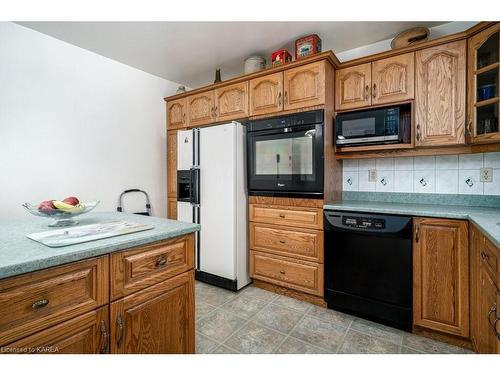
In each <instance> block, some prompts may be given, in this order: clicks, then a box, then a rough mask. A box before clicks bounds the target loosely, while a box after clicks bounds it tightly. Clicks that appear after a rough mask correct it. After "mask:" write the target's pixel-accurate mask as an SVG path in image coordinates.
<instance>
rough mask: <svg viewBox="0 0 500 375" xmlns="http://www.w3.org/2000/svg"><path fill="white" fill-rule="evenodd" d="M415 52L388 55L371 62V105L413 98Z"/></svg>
mask: <svg viewBox="0 0 500 375" xmlns="http://www.w3.org/2000/svg"><path fill="white" fill-rule="evenodd" d="M414 82H415V54H414V53H413V52H411V53H405V54H404V55H399V56H394V57H389V58H387V59H383V60H377V61H374V62H373V63H372V87H371V94H372V103H371V104H372V105H378V104H385V103H393V102H400V101H404V100H410V99H413V98H414V95H415V90H414Z"/></svg>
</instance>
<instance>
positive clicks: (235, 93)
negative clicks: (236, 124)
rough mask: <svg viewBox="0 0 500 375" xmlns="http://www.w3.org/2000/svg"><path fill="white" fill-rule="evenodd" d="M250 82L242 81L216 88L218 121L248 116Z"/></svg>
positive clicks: (216, 114) (216, 115)
mask: <svg viewBox="0 0 500 375" xmlns="http://www.w3.org/2000/svg"><path fill="white" fill-rule="evenodd" d="M248 100H249V99H248V82H241V83H236V84H232V85H229V86H224V87H221V88H217V89H215V110H214V112H215V113H214V114H215V117H216V121H217V122H224V121H232V120H237V119H241V118H245V117H248Z"/></svg>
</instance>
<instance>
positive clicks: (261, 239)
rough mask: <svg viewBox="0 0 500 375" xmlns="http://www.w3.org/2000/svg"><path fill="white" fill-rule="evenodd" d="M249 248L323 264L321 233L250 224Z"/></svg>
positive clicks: (312, 230)
mask: <svg viewBox="0 0 500 375" xmlns="http://www.w3.org/2000/svg"><path fill="white" fill-rule="evenodd" d="M250 248H251V249H252V250H259V251H264V252H268V253H273V254H277V255H284V256H290V257H294V258H297V259H304V260H309V261H312V262H319V263H323V231H319V230H314V229H295V228H290V227H281V226H277V225H272V224H261V223H250Z"/></svg>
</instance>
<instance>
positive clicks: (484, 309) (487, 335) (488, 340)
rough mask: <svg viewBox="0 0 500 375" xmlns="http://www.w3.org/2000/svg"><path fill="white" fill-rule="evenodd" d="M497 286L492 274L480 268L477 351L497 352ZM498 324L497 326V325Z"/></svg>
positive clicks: (498, 326) (499, 325) (499, 339)
mask: <svg viewBox="0 0 500 375" xmlns="http://www.w3.org/2000/svg"><path fill="white" fill-rule="evenodd" d="M497 295H498V291H497V287H496V285H495V283H494V282H493V280H492V279H491V276H490V274H489V273H488V272H487V271H486V270H485V268H484V267H480V268H479V288H478V297H479V299H478V311H479V314H478V316H477V324H478V335H477V338H476V345H477V348H476V349H477V351H478V352H479V353H497V345H498V342H499V341H500V338H497V336H496V333H495V328H496V329H497V330H498V331H499V332H500V329H499V328H500V324H499V323H498V321H495V319H496V313H497V310H498V305H497ZM495 325H496V327H495Z"/></svg>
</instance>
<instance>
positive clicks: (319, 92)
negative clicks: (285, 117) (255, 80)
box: [283, 61, 325, 111]
mask: <svg viewBox="0 0 500 375" xmlns="http://www.w3.org/2000/svg"><path fill="white" fill-rule="evenodd" d="M283 85H284V94H283V103H284V104H283V105H284V107H283V109H284V110H285V111H286V110H291V109H298V108H305V107H312V106H316V105H322V104H325V62H324V61H319V62H316V63H312V64H307V65H302V66H299V67H297V68H292V69H288V70H285V72H284V79H283Z"/></svg>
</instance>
